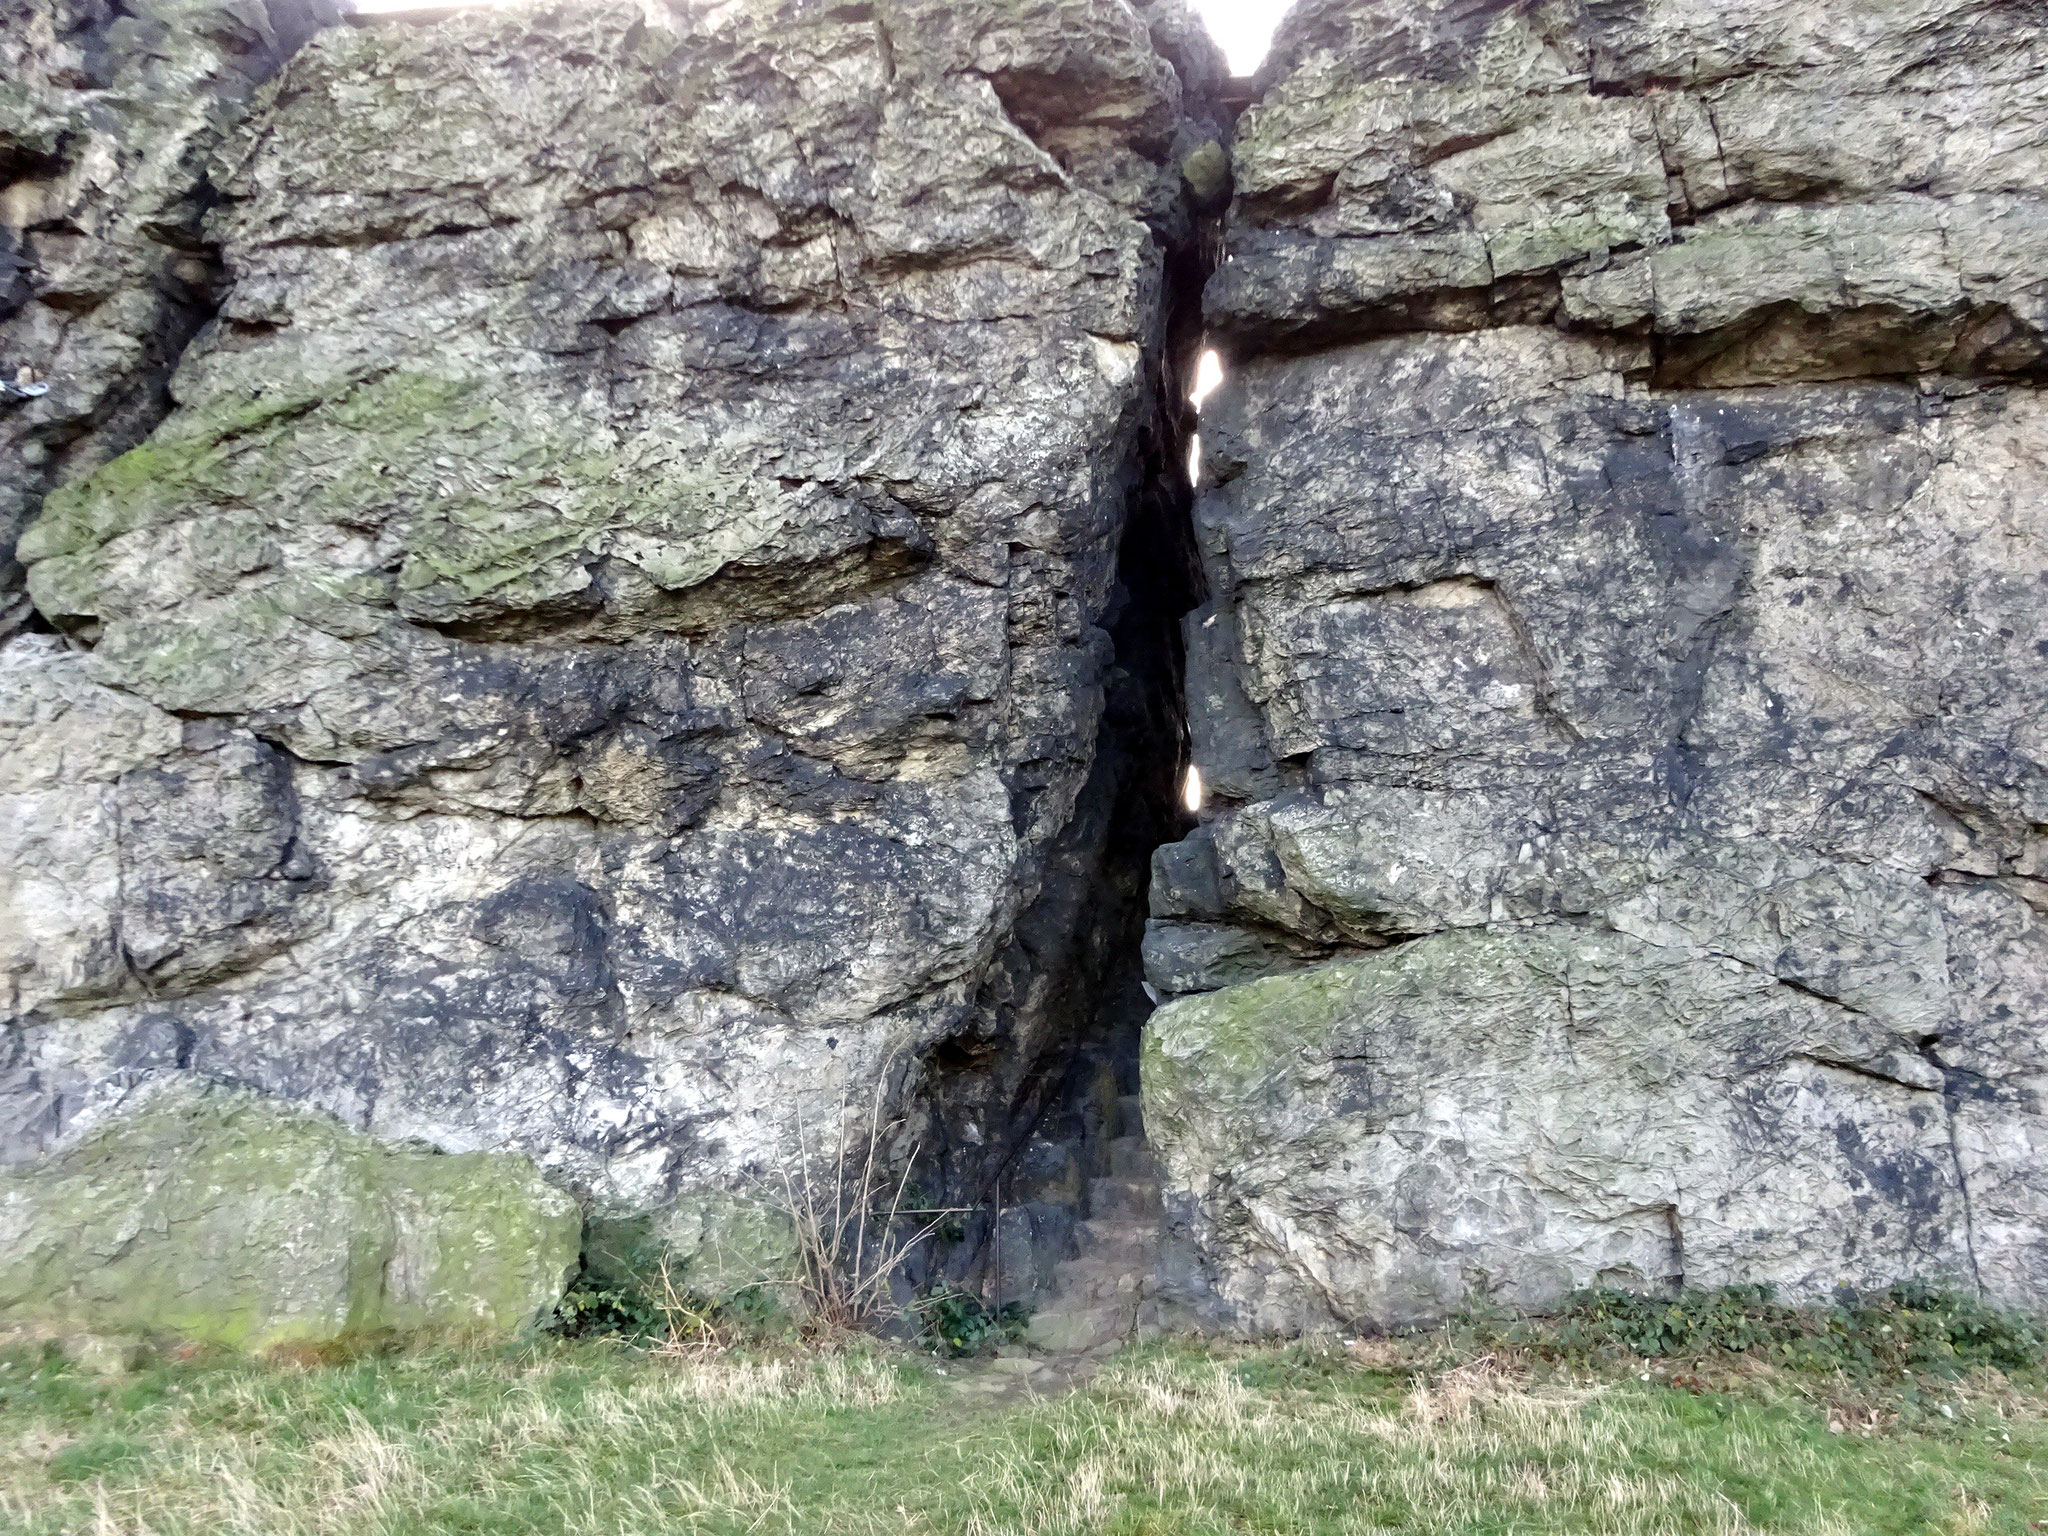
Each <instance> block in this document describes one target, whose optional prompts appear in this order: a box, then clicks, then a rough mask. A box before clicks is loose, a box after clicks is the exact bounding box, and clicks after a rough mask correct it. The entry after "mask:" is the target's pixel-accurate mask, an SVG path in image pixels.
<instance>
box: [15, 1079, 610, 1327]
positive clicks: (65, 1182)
mask: <svg viewBox="0 0 2048 1536" xmlns="http://www.w3.org/2000/svg"><path fill="white" fill-rule="evenodd" d="M74 1132H75V1134H74V1136H73V1137H72V1138H71V1139H70V1140H69V1143H68V1144H67V1145H66V1146H64V1147H62V1148H61V1149H59V1150H58V1151H57V1152H56V1153H55V1154H54V1155H53V1156H52V1157H51V1158H50V1159H49V1160H48V1161H47V1162H46V1163H44V1164H42V1165H40V1166H37V1167H34V1168H27V1169H19V1168H18V1169H10V1170H6V1171H0V1326H6V1327H11V1328H27V1329H53V1328H54V1329H65V1328H86V1329H91V1330H97V1331H102V1332H107V1331H111V1332H127V1333H145V1334H158V1333H163V1334H174V1335H179V1336H182V1337H185V1338H189V1339H199V1340H204V1341H206V1342H210V1343H216V1344H224V1345H227V1346H229V1347H231V1348H237V1349H251V1350H254V1349H269V1348H273V1347H275V1346H278V1345H285V1344H323V1343H328V1342H331V1341H333V1340H337V1339H343V1338H346V1337H348V1336H350V1335H357V1336H362V1335H372V1334H379V1333H401V1334H407V1335H413V1336H429V1337H440V1338H444V1339H446V1338H468V1339H494V1338H507V1337H510V1336H512V1335H515V1334H517V1333H519V1332H521V1331H522V1330H525V1329H529V1328H532V1327H534V1326H535V1325H537V1324H540V1323H543V1322H546V1321H548V1320H549V1319H550V1318H551V1317H552V1315H553V1311H554V1307H555V1303H556V1302H557V1301H558V1300H559V1299H560V1298H561V1295H562V1289H563V1287H564V1286H565V1285H567V1283H568V1281H569V1279H570V1277H571V1276H572V1275H573V1274H574V1273H575V1271H576V1263H577V1252H578V1247H579V1240H580V1238H581V1236H582V1229H583V1221H582V1214H581V1212H580V1211H579V1210H578V1209H577V1206H576V1202H575V1201H574V1200H573V1199H571V1198H570V1197H569V1196H568V1195H567V1194H565V1193H563V1192H562V1191H561V1190H559V1189H556V1188H554V1187H553V1186H551V1185H550V1184H548V1183H547V1181H546V1180H544V1179H543V1178H542V1177H541V1176H540V1174H539V1173H538V1171H536V1170H535V1168H534V1166H533V1164H532V1163H530V1162H528V1161H527V1160H526V1159H525V1158H522V1157H517V1156H513V1155H510V1154H506V1153H498V1152H469V1153H462V1154H459V1155H456V1156H452V1157H451V1156H443V1155H441V1154H439V1153H436V1152H433V1151H431V1150H423V1149H420V1148H417V1147H406V1148H394V1147H387V1146H383V1145H381V1144H379V1143H378V1142H376V1141H373V1140H372V1139H370V1138H369V1137H367V1136H363V1135H359V1134H357V1133H356V1132H353V1131H350V1130H348V1129H346V1128H345V1127H343V1126H341V1125H339V1124H337V1123H336V1122H335V1121H334V1120H333V1119H332V1117H330V1116H327V1115H324V1114H321V1113H319V1112H317V1111H313V1110H309V1109H306V1108H303V1107H300V1106H297V1105H291V1104H281V1103H279V1102H278V1101H276V1100H274V1099H267V1098H265V1097H263V1096H262V1095H259V1094H254V1093H250V1092H249V1091H247V1090H246V1089H226V1088H220V1087H216V1086H213V1085H210V1084H207V1083H205V1082H195V1081H192V1080H191V1079H189V1078H186V1077H182V1076H180V1075H179V1074H175V1073H173V1074H168V1075H165V1076H163V1077H162V1078H160V1079H159V1080H157V1081H154V1082H150V1083H147V1084H145V1085H144V1086H142V1087H140V1088H138V1089H136V1090H135V1091H134V1092H132V1093H130V1094H127V1095H125V1096H124V1099H123V1101H122V1102H119V1103H116V1104H110V1105H108V1106H106V1108H105V1110H104V1112H103V1113H102V1114H100V1115H98V1116H96V1117H93V1118H92V1119H90V1120H81V1121H80V1122H79V1123H78V1124H77V1125H76V1126H75V1127H74Z"/></svg>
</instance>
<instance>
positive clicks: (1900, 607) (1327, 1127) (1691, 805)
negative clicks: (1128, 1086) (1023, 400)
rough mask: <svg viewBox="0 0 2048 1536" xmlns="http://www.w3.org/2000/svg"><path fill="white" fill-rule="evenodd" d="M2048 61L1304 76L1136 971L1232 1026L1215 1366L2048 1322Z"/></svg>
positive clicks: (1467, 13) (1444, 54) (1413, 22)
mask: <svg viewBox="0 0 2048 1536" xmlns="http://www.w3.org/2000/svg"><path fill="white" fill-rule="evenodd" d="M2043 46H2048V43H2044V30H2043V20H2042V18H2041V17H2040V16H2039V15H2038V14H2036V13H2035V11H2034V10H2033V9H2032V8H2029V7H2006V6H1995V7H1994V6H1980V5H1966V4H1936V5H1926V6H1916V7H1815V8H1807V9H1801V8H1798V7H1792V8H1786V7H1782V6H1779V7H1770V8H1763V7H1754V8H1752V7H1746V6H1736V7H1719V8H1713V9H1712V10H1711V12H1709V11H1705V10H1701V9H1700V8H1697V7H1678V6H1662V5H1658V4H1652V3H1643V4H1631V5H1623V6H1603V7H1599V8H1597V10H1591V9H1589V11H1588V12H1586V13H1583V14H1582V13H1581V12H1579V11H1578V10H1576V9H1575V8H1571V7H1491V6H1490V7H1479V8H1474V7H1452V6H1441V7H1440V6H1435V5H1430V4H1424V3H1385V4H1368V3H1349V4H1341V3H1325V4H1316V3H1313V0H1311V3H1309V4H1307V5H1305V6H1304V7H1303V8H1302V9H1301V11H1300V12H1298V13H1297V14H1296V15H1295V16H1294V17H1293V18H1292V19H1291V20H1290V21H1289V22H1288V24H1287V26H1286V28H1285V29H1283V33H1282V36H1281V39H1280V41H1279V43H1278V44H1277V46H1276V55H1275V62H1274V64H1273V65H1272V66H1270V67H1269V77H1268V82H1267V90H1266V95H1265V99H1264V101H1263V102H1262V103H1261V104H1260V105H1258V106H1256V107H1254V108H1253V109H1251V111H1250V112H1249V113H1248V114H1247V115H1246V116H1245V118H1244V119H1243V121H1242V122H1241V123H1240V125H1239V132H1240V137H1239V146H1238V155H1237V189H1238V198H1237V202H1236V204H1235V206H1234V208H1233V214H1232V223H1231V230H1230V235H1229V243H1230V249H1231V252H1232V259H1231V261H1230V263H1229V265H1227V266H1225V267H1224V268H1222V269H1221V270H1220V271H1219V273H1218V275H1217V277H1216V279H1215V280H1214V281H1213V282H1212V284H1211V287H1210V291H1209V305H1210V313H1211V321H1212V324H1214V325H1215V326H1216V327H1217V329H1218V331H1219V333H1220V334H1221V335H1222V336H1223V337H1224V338H1225V339H1226V341H1227V343H1228V345H1229V346H1230V348H1231V349H1232V350H1233V353H1234V358H1233V363H1232V366H1231V369H1230V376H1229V377H1228V378H1227V380H1226V382H1225V384H1224V386H1223V388H1222V389H1221V390H1220V391H1219V393H1218V394H1217V395H1216V396H1215V397H1213V399H1212V400H1211V402H1210V403H1209V404H1208V406H1207V407H1206V408H1205V410H1204V413H1203V420H1202V450H1203V460H1204V462H1203V475H1204V487H1205V488H1204V490H1203V493H1202V495H1201V498H1200V500H1199V503H1198V506H1197V512H1196V516H1197V522H1198V530H1199V537H1200V539H1201V540H1202V543H1203V548H1204V557H1205V560H1206V563H1207V566H1208V572H1209V578H1210V585H1211V590H1212V593H1213V597H1212V601H1211V602H1210V603H1209V604H1208V605H1207V606H1206V607H1204V608H1203V609H1202V610H1200V611H1199V612H1197V613H1196V614H1194V615H1192V616H1191V618H1190V620H1189V621H1188V627H1187V638H1188V674H1189V682H1188V696H1189V711H1190V726H1191V729H1192V732H1193V737H1194V759H1195V761H1196V763H1197V764H1198V765H1199V766H1200V768H1201V769H1202V772H1203V775H1204V778H1205V779H1206V781H1207V782H1208V784H1209V785H1210V787H1211V789H1212V791H1213V792H1214V793H1215V795H1216V796H1217V797H1218V799H1217V803H1216V804H1215V805H1214V806H1213V807H1212V811H1211V814H1210V815H1209V816H1208V818H1207V820H1206V823H1205V825H1204V826H1202V827H1201V828H1200V829H1199V830H1198V831H1197V832H1196V833H1195V834H1194V835H1193V836H1192V837H1190V838H1189V839H1187V840H1186V841H1185V842H1182V843H1180V844H1177V845H1175V846H1173V847H1170V848H1167V849H1163V850H1162V851H1161V853H1160V855H1159V857H1158V860H1157V861H1156V863H1155V874H1154V883H1153V895H1152V901H1153V913H1154V919H1153V922H1152V924H1151V927H1150V930H1149V932H1148V936H1147V941H1146V951H1147V963H1148V968H1149V972H1150V975H1151V978H1152V982H1153V985H1154V986H1155V987H1156V988H1158V989H1159V990H1161V991H1162V992H1167V993H1176V994H1204V995H1201V996H1189V997H1184V998H1183V1000H1181V1001H1178V1002H1174V1003H1172V1004H1171V1005H1170V1006H1168V1007H1167V1008H1165V1009H1164V1010H1163V1011H1162V1012H1161V1013H1159V1014H1158V1015H1156V1016H1155V1018H1154V1021H1153V1023H1152V1025H1151V1026H1150V1033H1149V1038H1148V1044H1147V1056H1146V1068H1147V1081H1146V1093H1147V1103H1146V1118H1147V1121H1148V1124H1149V1126H1150V1127H1151V1130H1152V1134H1153V1136H1154V1138H1155V1141H1157V1142H1159V1143H1160V1144H1161V1147H1160V1150H1161V1154H1162V1161H1163V1162H1164V1164H1165V1167H1166V1171H1167V1183H1168V1207H1169V1214H1170V1218H1171V1221H1172V1226H1173V1229H1172V1232H1171V1233H1170V1236H1171V1238H1172V1243H1171V1244H1170V1249H1169V1251H1170V1253H1171V1254H1173V1255H1175V1257H1172V1258H1171V1259H1170V1260H1169V1269H1170V1273H1169V1276H1168V1278H1169V1280H1170V1281H1171V1282H1172V1283H1173V1285H1174V1286H1175V1287H1177V1289H1178V1293H1179V1299H1180V1300H1181V1301H1182V1303H1183V1304H1184V1305H1185V1306H1186V1307H1188V1308H1189V1309H1191V1311H1192V1313H1193V1315H1195V1316H1196V1317H1198V1318H1201V1319H1205V1320H1207V1321H1209V1322H1211V1323H1215V1324H1219V1325H1223V1326H1230V1327H1241V1328H1260V1329H1264V1328H1283V1329H1285V1328H1296V1327H1303V1326H1311V1327H1312V1326H1328V1325H1330V1324H1331V1323H1333V1322H1337V1323H1341V1322H1349V1321H1352V1320H1355V1319H1360V1318H1370V1319H1376V1320H1379V1321H1382V1322H1393V1321H1402V1322H1406V1321H1414V1320H1417V1319H1421V1318H1427V1317H1433V1316H1440V1315H1441V1314H1442V1313H1444V1312H1445V1311H1447V1310H1450V1309H1452V1308H1455V1307H1456V1306H1458V1305H1460V1304H1461V1303H1464V1302H1466V1301H1469V1300H1476V1299H1483V1298H1492V1299H1498V1300H1502V1301H1506V1302H1511V1303H1514V1304H1518V1305H1535V1306H1542V1305H1547V1304H1549V1303H1551V1302H1554V1301H1555V1300H1557V1299H1558V1298H1559V1297H1560V1296H1561V1295H1562V1294H1563V1293H1564V1292H1565V1291H1567V1290H1569V1289H1571V1288H1573V1287H1576V1286H1582V1285H1587V1284H1591V1283H1596V1282H1612V1283H1624V1284H1633V1285H1649V1286H1665V1285H1671V1284H1677V1283H1688V1284H1719V1283H1725V1282H1731V1281H1739V1280H1763V1281H1772V1282H1776V1283H1777V1284H1779V1285H1781V1286H1782V1287H1784V1288H1785V1289H1786V1290H1787V1291H1788V1292H1790V1293H1793V1294H1797V1295H1802V1296H1815V1295H1821V1294H1825V1293H1826V1292H1827V1291H1828V1290H1829V1289H1830V1288H1831V1287H1833V1286H1834V1285H1836V1284H1838V1283H1855V1284H1873V1283H1879V1282H1884V1281H1889V1280H1894V1279H1900V1278H1906V1277H1909V1276H1929V1277H1933V1276H1945V1277H1949V1278H1953V1279H1956V1280H1959V1281H1961V1282H1962V1283H1964V1284H1970V1285H1981V1286H1982V1287H1983V1289H1984V1290H1985V1291H1986V1292H1987V1293H1989V1294H1990V1295H1992V1296H1994V1297H1995V1298H1997V1299H1999V1300H2002V1301H2007V1302H2013V1303H2025V1304H2040V1303H2041V1302H2043V1301H2048V1246H2044V1232H2048V1227H2044V1220H2048V1181H2044V1180H2043V1178H2042V1176H2041V1175H2040V1173H2039V1171H2038V1168H2039V1164H2038V1159H2037V1158H2036V1157H2035V1155H2034V1149H2035V1147H2036V1146H2037V1145H2038V1144H2039V1139H2040V1137H2041V1134H2042V1127H2043V1125H2044V1123H2048V1122H2044V1121H2043V1119H2042V1105H2041V1101H2040V1085H2041V1083H2042V1072H2043V1068H2044V1066H2048V925H2044V915H2043V914H2044V913H2048V895H2044V892H2048V885H2044V884H2043V878H2044V875H2048V863H2044V859H2048V839H2044V833H2043V828H2044V826H2048V682H2044V677H2048V674H2044V672H2043V670H2042V665H2041V663H2042V658H2043V657H2044V656H2048V603H2044V597H2048V518H2044V514H2043V506H2044V504H2048V503H2044V496H2043V488H2044V487H2048V405H2044V403H2043V400H2042V398H2041V396H2040V394H2039V392H2038V391H2037V390H2036V389H2034V388H2033V387H2031V380H2032V379H2033V377H2034V376H2035V375H2034V370H2035V369H2036V367H2037V363H2038V355H2039V354H2038V341H2039V335H2040V324H2039V316H2038V314H2037V309H2038V304H2039V300H2040V288H2039V273H2040V271H2041V266H2040V263H2039V261H2038V259H2036V258H2034V257H2031V256H2028V255H2027V254H2026V253H2027V252H2029V251H2032V250H2034V249H2036V248H2037V246H2038V242H2039V241H2040V240H2041V239H2042V238H2044V237H2048V218H2044V217H2043V214H2042V210H2043V209H2044V208H2048V201H2044V193H2048V106H2044V102H2048V97H2044V95H2043V91H2044V86H2043V84H2042V82H2043V80H2044V78H2048V75H2044V72H2043V71H2042V69H2041V68H2040V67H2039V57H2038V56H2039V52H2040V49H2041V48H2042V47H2043ZM1705 125H1718V127H1719V136H1718V137H1716V135H1715V133H1714V132H1712V131H1711V129H1710V127H1709V126H1705ZM1966 231H1974V232H1973V233H1966ZM1923 234H1924V235H1925V238H1922V235H1923ZM1589 295H1598V296H1599V298H1598V302H1597V303H1595V302H1594V300H1593V298H1591V297H1589ZM1914 373H1919V374H1920V375H1921V376H1920V377H1918V378H1917V379H1911V378H1909V379H1903V380H1902V379H1900V378H1897V377H1885V378H1879V377H1875V376H1877V375H1901V374H1914ZM1866 375H1869V376H1872V377H1864V376H1866ZM1823 381H1832V382H1823ZM1738 386H1739V387H1738Z"/></svg>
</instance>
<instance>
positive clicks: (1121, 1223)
mask: <svg viewBox="0 0 2048 1536" xmlns="http://www.w3.org/2000/svg"><path fill="white" fill-rule="evenodd" d="M1159 1218H1160V1199H1159V1166H1158V1164H1157V1163H1155V1162H1154V1161H1153V1159H1152V1145H1151V1143H1150V1142H1148V1141H1147V1140H1146V1139H1145V1122H1144V1116H1143V1113H1142V1112H1141V1111H1140V1109H1139V1107H1138V1096H1137V1095H1136V1094H1125V1095H1124V1096H1122V1097H1121V1098H1119V1099H1118V1100H1117V1134H1116V1136H1115V1137H1114V1138H1113V1139H1112V1140H1111V1141H1110V1143H1109V1173H1108V1175H1107V1176H1106V1177H1104V1178H1099V1179H1090V1180H1089V1181H1088V1219H1087V1220H1085V1221H1083V1222H1081V1223H1080V1224H1079V1225H1078V1226H1077V1227H1076V1228H1075V1239H1076V1242H1077V1244H1078V1246H1079V1250H1080V1251H1079V1253H1078V1254H1077V1256H1076V1257H1074V1258H1071V1259H1065V1260H1062V1261H1061V1262H1060V1264H1059V1266H1058V1268H1057V1269H1056V1270H1055V1271H1054V1281H1055V1288H1054V1291H1053V1294H1052V1298H1051V1300H1050V1301H1049V1302H1048V1303H1047V1304H1046V1305H1045V1306H1043V1307H1041V1308H1040V1309H1039V1310H1038V1311H1037V1312H1035V1313H1033V1314H1032V1317H1031V1322H1030V1325H1029V1328H1028V1330H1027V1331H1026V1334H1025V1338H1026V1339H1027V1341H1028V1342H1029V1343H1030V1344H1031V1345H1032V1347H1033V1348H1035V1349H1041V1350H1045V1351H1047V1352H1048V1353H1054V1354H1109V1353H1111V1352H1113V1351H1115V1350H1117V1349H1121V1348H1122V1347H1123V1346H1124V1345H1125V1344H1127V1343H1129V1342H1130V1340H1131V1339H1132V1338H1134V1337H1135V1336H1136V1335H1137V1333H1138V1330H1139V1328H1140V1326H1141V1325H1142V1324H1143V1322H1144V1320H1145V1312H1146V1303H1147V1302H1149V1301H1150V1300H1151V1299H1152V1291H1153V1287H1154V1283H1155V1282H1154V1278H1153V1277H1154V1271H1155V1269H1156V1268H1157V1265H1158V1261H1159Z"/></svg>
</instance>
